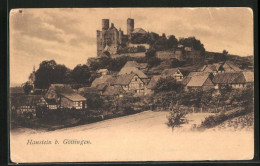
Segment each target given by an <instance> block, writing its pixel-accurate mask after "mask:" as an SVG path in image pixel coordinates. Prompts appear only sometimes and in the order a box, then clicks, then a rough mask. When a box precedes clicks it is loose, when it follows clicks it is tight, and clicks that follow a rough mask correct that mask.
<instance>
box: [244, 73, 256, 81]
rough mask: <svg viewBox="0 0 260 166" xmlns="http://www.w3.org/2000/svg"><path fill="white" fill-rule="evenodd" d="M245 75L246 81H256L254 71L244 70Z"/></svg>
mask: <svg viewBox="0 0 260 166" xmlns="http://www.w3.org/2000/svg"><path fill="white" fill-rule="evenodd" d="M243 75H244V77H245V79H246V82H254V72H251V71H245V72H243Z"/></svg>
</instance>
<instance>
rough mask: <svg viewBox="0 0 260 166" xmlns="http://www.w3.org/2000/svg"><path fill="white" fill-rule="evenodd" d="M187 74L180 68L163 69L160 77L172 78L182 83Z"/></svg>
mask: <svg viewBox="0 0 260 166" xmlns="http://www.w3.org/2000/svg"><path fill="white" fill-rule="evenodd" d="M186 73H187V72H186V71H184V70H182V69H180V68H171V69H164V70H163V72H162V74H161V75H162V77H173V78H174V79H175V80H176V81H182V80H183V78H184V76H185V74H186Z"/></svg>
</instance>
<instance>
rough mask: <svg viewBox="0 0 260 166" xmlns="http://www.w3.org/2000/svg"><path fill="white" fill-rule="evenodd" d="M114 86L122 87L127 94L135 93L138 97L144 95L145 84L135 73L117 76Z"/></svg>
mask: <svg viewBox="0 0 260 166" xmlns="http://www.w3.org/2000/svg"><path fill="white" fill-rule="evenodd" d="M113 85H120V86H121V87H122V88H123V89H124V90H125V91H126V92H133V93H134V94H136V95H144V88H145V84H144V82H143V81H142V79H141V78H140V77H139V76H138V75H137V74H135V73H131V74H124V75H119V76H117V79H116V80H115V82H114V83H113Z"/></svg>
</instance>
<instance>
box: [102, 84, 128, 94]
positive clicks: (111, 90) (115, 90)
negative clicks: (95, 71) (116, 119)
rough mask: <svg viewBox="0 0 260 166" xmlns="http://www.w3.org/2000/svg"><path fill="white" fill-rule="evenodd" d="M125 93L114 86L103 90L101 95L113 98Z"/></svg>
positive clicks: (120, 88) (117, 86) (119, 87)
mask: <svg viewBox="0 0 260 166" xmlns="http://www.w3.org/2000/svg"><path fill="white" fill-rule="evenodd" d="M124 93H125V91H124V89H123V88H122V87H121V86H119V85H114V86H108V87H107V88H106V90H105V92H104V93H103V95H105V96H115V95H120V94H124Z"/></svg>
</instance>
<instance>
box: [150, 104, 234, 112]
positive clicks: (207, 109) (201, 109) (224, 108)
mask: <svg viewBox="0 0 260 166" xmlns="http://www.w3.org/2000/svg"><path fill="white" fill-rule="evenodd" d="M233 108H234V106H230V105H229V106H222V107H187V106H181V109H182V110H185V111H187V112H189V113H219V112H225V111H228V110H231V109H233ZM151 110H152V111H169V108H168V107H153V106H151Z"/></svg>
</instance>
